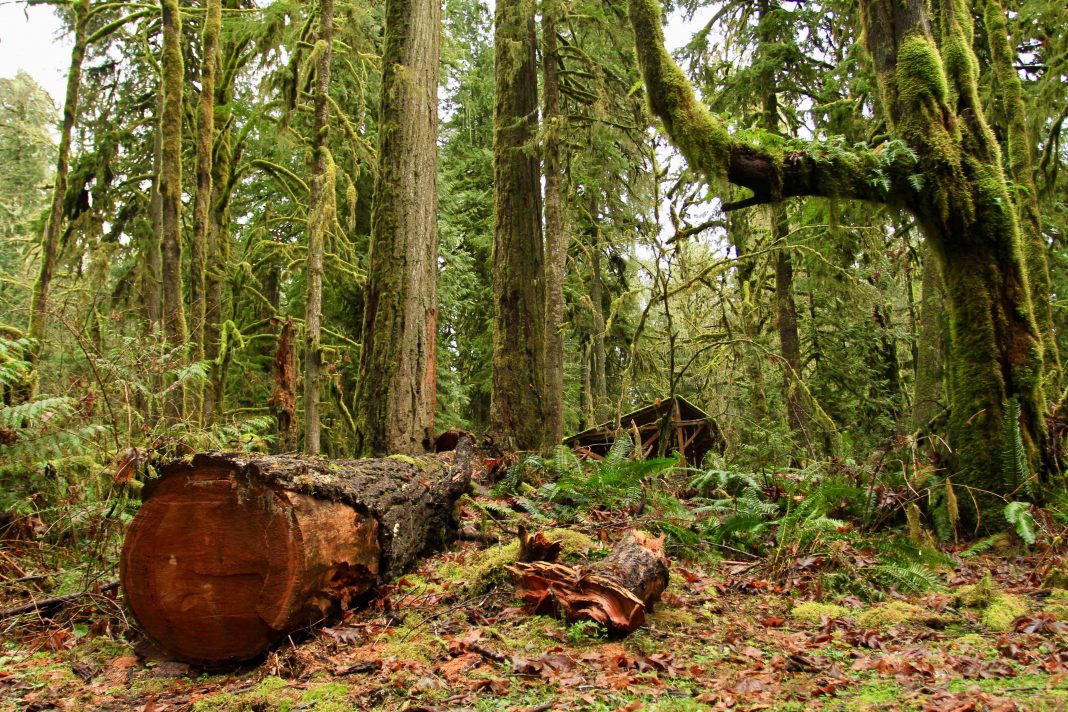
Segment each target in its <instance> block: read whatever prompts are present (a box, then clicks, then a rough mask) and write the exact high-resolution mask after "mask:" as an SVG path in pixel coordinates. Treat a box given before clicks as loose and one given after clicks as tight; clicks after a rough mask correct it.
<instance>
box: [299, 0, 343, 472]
mask: <svg viewBox="0 0 1068 712" xmlns="http://www.w3.org/2000/svg"><path fill="white" fill-rule="evenodd" d="M333 42H334V0H320V2H319V39H318V40H317V41H316V43H315V44H316V47H315V56H316V57H318V61H317V63H316V67H315V103H314V107H313V112H314V113H313V118H312V153H311V163H312V180H311V190H310V194H309V198H308V252H307V257H306V262H305V272H306V274H307V285H308V287H307V288H308V292H307V299H306V300H305V307H304V452H307V453H309V454H312V455H318V454H319V451H320V447H321V446H320V436H321V433H322V424H321V423H320V420H319V393H320V388H319V387H320V384H319V377H320V375H321V371H322V360H323V353H322V344H321V338H322V317H323V240H324V238H325V235H326V231H327V229H328V228H329V227H330V226H331V225H332V223H333V221H334V213H335V201H336V196H335V178H336V170H337V169H336V167H335V166H334V159H333V157H332V156H331V155H330V147H329V145H328V144H327V134H328V132H329V129H330V103H329V92H330V63H331V61H332V60H333V54H334V52H333Z"/></svg>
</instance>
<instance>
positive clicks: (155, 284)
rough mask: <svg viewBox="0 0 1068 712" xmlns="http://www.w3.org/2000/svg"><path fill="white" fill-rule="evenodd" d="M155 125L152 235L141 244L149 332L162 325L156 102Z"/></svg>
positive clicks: (150, 209) (160, 159)
mask: <svg viewBox="0 0 1068 712" xmlns="http://www.w3.org/2000/svg"><path fill="white" fill-rule="evenodd" d="M155 104H156V126H155V130H154V131H153V132H152V174H153V178H152V188H151V189H150V190H151V192H150V194H149V199H148V212H149V222H150V224H151V226H152V234H151V235H150V236H149V238H148V243H147V245H145V248H144V252H145V269H146V274H145V276H144V301H145V318H146V319H148V324H149V328H150V329H159V328H162V326H163V291H162V290H163V253H162V252H161V251H160V247H161V245H160V237H161V236H162V235H163V196H161V195H160V192H159V188H160V186H159V177H160V168H161V167H162V165H163V136H162V134H161V133H160V130H159V129H160V117H161V116H162V114H163V102H162V101H160V100H157V101H156V102H155Z"/></svg>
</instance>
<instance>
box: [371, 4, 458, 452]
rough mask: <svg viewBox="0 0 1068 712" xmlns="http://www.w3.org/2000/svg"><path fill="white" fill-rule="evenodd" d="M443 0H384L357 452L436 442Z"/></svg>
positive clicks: (415, 448) (420, 448)
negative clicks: (374, 178)
mask: <svg viewBox="0 0 1068 712" xmlns="http://www.w3.org/2000/svg"><path fill="white" fill-rule="evenodd" d="M440 48H441V5H440V2H438V0H387V1H386V41H385V50H384V53H383V56H382V67H383V74H382V102H381V105H380V119H379V124H378V126H379V128H378V137H379V144H378V174H377V176H376V182H375V202H374V212H373V214H372V216H371V255H370V268H369V271H368V280H367V289H366V292H365V297H364V298H365V307H364V319H363V350H362V352H361V356H360V379H359V384H358V390H357V396H356V408H357V411H358V413H357V433H356V436H357V451H358V452H360V453H361V454H366V455H384V454H388V453H406V454H409V455H415V454H421V453H423V452H426V451H428V450H430V449H431V448H432V447H433V444H434V406H435V379H436V365H435V341H436V337H437V314H438V300H437V271H438V265H437V259H438V234H437V127H438V61H439V56H440Z"/></svg>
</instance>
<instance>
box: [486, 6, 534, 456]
mask: <svg viewBox="0 0 1068 712" xmlns="http://www.w3.org/2000/svg"><path fill="white" fill-rule="evenodd" d="M494 37H495V39H494V47H495V55H496V56H495V66H496V85H497V94H496V103H495V106H494V117H493V121H494V134H493V139H494V140H493V166H494V200H495V202H496V206H497V215H496V227H495V230H494V236H493V395H492V399H491V402H490V427H491V428H493V429H494V430H495V431H496V433H497V436H498V441H499V445H501V446H502V447H503V448H505V449H507V450H537V449H540V448H541V447H543V446H544V445H545V444H546V440H547V433H546V427H545V408H544V404H543V402H542V395H543V393H544V383H545V278H544V275H545V252H544V246H543V245H542V235H541V215H542V213H541V182H540V171H539V160H538V157H537V155H536V153H535V152H534V150H533V145H534V141H535V135H536V133H537V124H538V75H537V60H536V58H535V46H536V40H535V25H534V3H533V1H532V0H502V1H501V2H499V3H498V4H497V8H496V22H495V34H494Z"/></svg>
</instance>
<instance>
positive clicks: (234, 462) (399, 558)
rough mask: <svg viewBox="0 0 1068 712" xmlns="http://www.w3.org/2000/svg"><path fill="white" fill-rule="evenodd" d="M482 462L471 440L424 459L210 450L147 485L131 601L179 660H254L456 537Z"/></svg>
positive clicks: (128, 565)
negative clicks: (458, 506)
mask: <svg viewBox="0 0 1068 712" xmlns="http://www.w3.org/2000/svg"><path fill="white" fill-rule="evenodd" d="M471 454H472V447H471V442H470V440H466V439H465V440H464V441H462V442H461V444H460V446H459V447H458V448H457V450H456V452H455V453H449V454H447V455H439V456H431V457H422V458H409V457H400V456H394V457H387V458H378V459H369V460H333V461H332V460H325V459H322V458H315V457H306V456H299V455H275V456H269V455H256V454H246V453H211V454H202V455H197V456H195V457H194V458H193V459H192V462H185V461H179V462H175V463H172V464H170V465H168V466H166V467H164V468H162V472H163V476H162V477H161V478H160V479H159V480H156V481H155V482H153V483H150V484H149V485H146V487H145V503H144V505H143V506H142V507H141V510H140V511H139V512H138V514H137V516H136V517H135V518H134V521H133V522H132V523H131V525H130V529H129V531H128V532H127V535H126V540H125V542H124V545H123V551H122V557H121V572H120V578H121V581H122V586H123V590H124V591H125V592H126V600H127V603H128V604H129V606H130V609H131V610H132V611H133V614H134V616H135V618H136V619H137V621H138V622H139V623H140V624H141V627H142V628H143V629H144V631H145V632H146V633H147V634H148V636H149V637H150V638H152V639H153V640H154V641H155V642H156V643H157V644H159V646H160V647H161V648H162V649H163V650H165V651H166V652H167V653H169V654H171V655H173V656H175V657H177V658H180V659H183V660H186V661H189V662H194V663H199V664H205V665H223V664H229V663H234V662H239V661H242V660H248V659H250V658H253V657H255V656H257V655H259V654H260V653H262V652H264V651H265V650H267V649H268V648H269V647H271V646H272V645H273V644H275V643H276V642H278V641H279V640H281V639H282V638H284V637H285V636H286V635H288V634H291V633H293V632H294V631H298V630H300V629H302V628H305V627H308V626H311V625H315V624H316V623H319V622H321V621H324V620H327V619H329V618H330V617H332V616H333V615H335V614H336V613H338V612H339V611H340V610H342V609H344V608H347V607H349V606H350V605H352V604H353V602H354V601H357V600H358V597H359V596H360V595H361V594H364V593H366V592H367V591H368V590H369V589H370V588H371V587H372V586H374V584H375V583H376V582H377V581H378V580H380V579H385V578H389V577H392V576H394V575H396V574H398V573H400V572H401V571H404V570H405V569H407V568H408V567H409V566H411V565H412V564H413V563H414V562H415V561H416V560H417V559H418V557H419V556H421V555H422V554H424V553H426V552H428V551H430V550H434V549H437V548H440V547H442V546H444V545H445V544H446V543H448V542H449V541H451V540H452V539H453V538H454V537H455V534H456V529H457V522H456V519H455V503H456V500H457V499H459V497H460V495H462V494H463V493H464V492H465V491H466V490H467V487H468V485H469V484H470V477H471V473H470V461H471Z"/></svg>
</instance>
